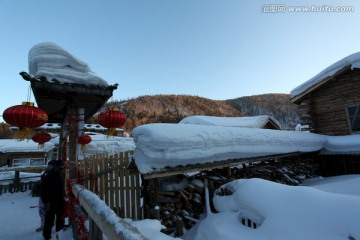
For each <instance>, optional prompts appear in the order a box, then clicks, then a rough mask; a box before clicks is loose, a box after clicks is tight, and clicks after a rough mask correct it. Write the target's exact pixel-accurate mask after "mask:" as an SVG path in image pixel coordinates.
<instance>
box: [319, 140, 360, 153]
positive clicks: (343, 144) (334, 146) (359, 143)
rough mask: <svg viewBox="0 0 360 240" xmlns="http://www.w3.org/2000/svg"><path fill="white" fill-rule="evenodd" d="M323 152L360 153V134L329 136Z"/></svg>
mask: <svg viewBox="0 0 360 240" xmlns="http://www.w3.org/2000/svg"><path fill="white" fill-rule="evenodd" d="M321 154H324V155H325V154H360V135H349V136H327V142H326V144H325V146H324V149H323V150H322V151H321Z"/></svg>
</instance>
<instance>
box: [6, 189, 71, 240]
mask: <svg viewBox="0 0 360 240" xmlns="http://www.w3.org/2000/svg"><path fill="white" fill-rule="evenodd" d="M29 193H30V191H26V192H20V193H14V194H11V193H5V194H2V195H1V196H0V239H2V240H43V239H44V238H43V236H42V232H36V231H35V229H36V228H37V227H39V226H40V217H39V214H38V209H37V208H31V206H37V201H38V198H34V197H31V196H29ZM54 235H55V234H54ZM61 235H62V238H61V239H64V240H65V239H66V240H71V239H73V237H72V233H71V231H70V230H67V231H64V232H63V233H62V234H61ZM53 239H55V237H53Z"/></svg>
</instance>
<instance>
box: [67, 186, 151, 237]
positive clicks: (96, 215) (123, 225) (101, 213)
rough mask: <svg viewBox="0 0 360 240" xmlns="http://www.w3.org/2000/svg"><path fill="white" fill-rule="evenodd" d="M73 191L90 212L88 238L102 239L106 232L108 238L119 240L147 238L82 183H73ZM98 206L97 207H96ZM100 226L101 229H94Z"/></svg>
mask: <svg viewBox="0 0 360 240" xmlns="http://www.w3.org/2000/svg"><path fill="white" fill-rule="evenodd" d="M72 192H73V194H74V195H75V196H77V197H76V198H77V199H78V201H79V203H80V205H81V207H82V208H84V209H85V211H86V213H87V214H88V218H89V219H88V220H89V222H90V224H89V226H90V229H89V235H88V236H87V239H91V240H92V239H94V240H95V239H96V240H99V239H102V234H104V235H105V236H106V237H107V238H108V239H119V240H147V238H145V237H144V236H143V235H142V234H141V233H140V232H139V230H138V229H137V228H135V227H133V226H132V225H131V224H129V223H128V222H127V221H125V220H124V219H121V218H119V217H118V216H117V215H116V213H115V212H114V211H113V210H112V209H111V208H109V206H108V205H107V204H106V203H105V202H104V201H102V200H101V199H99V198H98V196H97V195H96V194H94V193H93V192H91V191H89V190H87V189H85V188H84V187H83V186H82V185H79V184H73V185H72ZM94 206H96V208H94ZM97 227H98V228H99V229H100V231H96V230H94V229H96V228H97Z"/></svg>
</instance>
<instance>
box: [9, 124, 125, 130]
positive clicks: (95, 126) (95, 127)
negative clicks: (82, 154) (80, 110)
mask: <svg viewBox="0 0 360 240" xmlns="http://www.w3.org/2000/svg"><path fill="white" fill-rule="evenodd" d="M11 128H12V129H17V128H18V127H13V126H12V127H11ZM38 129H49V130H60V129H61V124H60V123H45V124H44V125H42V126H40V127H38ZM84 129H85V130H99V131H100V130H101V131H106V130H108V129H107V128H106V127H103V126H101V125H100V124H88V123H86V124H84ZM116 130H117V131H122V130H123V129H122V128H116Z"/></svg>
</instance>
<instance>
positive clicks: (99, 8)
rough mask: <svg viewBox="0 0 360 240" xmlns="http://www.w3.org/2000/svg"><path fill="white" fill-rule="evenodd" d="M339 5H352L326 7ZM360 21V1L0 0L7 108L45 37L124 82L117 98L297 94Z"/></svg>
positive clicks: (350, 38) (23, 88) (351, 42)
mask: <svg viewBox="0 0 360 240" xmlns="http://www.w3.org/2000/svg"><path fill="white" fill-rule="evenodd" d="M270 3H271V4H275V8H276V9H277V10H274V9H275V8H274V6H273V5H269V4H270ZM291 6H303V7H306V6H313V7H323V8H324V10H321V9H320V10H317V11H322V12H304V11H303V12H297V13H295V12H291V11H290V9H289V8H290V7H291ZM341 6H351V7H353V11H352V12H346V13H343V12H342V13H339V12H328V11H327V10H326V9H325V8H326V7H341ZM318 9H319V8H318ZM270 11H273V12H274V11H278V12H277V13H270ZM279 11H280V12H279ZM359 23H360V2H359V1H357V0H356V1H353V0H344V1H338V0H335V1H327V0H321V1H319V0H312V1H309V0H302V1H298V0H288V1H285V0H282V1H281V0H279V1H269V0H106V1H88V0H76V1H73V0H61V1H49V0H32V1H26V0H22V1H21V0H0V36H1V37H0V43H1V44H0V73H1V92H0V93H1V102H0V111H1V113H0V114H2V112H3V111H4V110H5V109H6V108H7V107H10V106H13V105H17V104H21V102H22V101H25V100H26V99H27V96H28V87H29V82H26V81H24V80H23V79H22V78H21V76H20V75H19V72H20V71H23V70H25V71H28V52H29V50H30V48H31V47H32V46H34V45H35V44H37V43H40V42H46V41H52V42H55V43H56V44H58V45H59V46H61V47H62V48H64V49H65V50H67V51H68V52H70V53H71V54H73V55H74V56H76V57H78V58H79V59H81V60H83V61H84V62H86V63H87V64H88V65H89V66H90V68H91V69H92V71H93V72H94V73H96V74H97V75H98V76H99V77H101V78H103V79H105V80H106V81H107V82H108V83H109V84H115V83H118V84H119V87H118V89H117V90H115V91H114V96H113V100H123V99H128V98H133V97H138V96H141V95H154V94H189V95H198V96H201V97H205V98H210V99H214V100H226V99H233V98H237V97H241V96H249V95H256V94H265V93H290V91H291V90H292V89H293V88H295V87H297V86H298V85H300V84H301V83H303V82H305V81H307V80H308V79H310V78H311V77H313V76H314V75H316V74H317V73H319V72H320V71H322V70H323V69H324V68H326V67H328V66H329V65H331V64H333V63H334V62H336V61H338V60H340V59H341V58H343V57H346V56H348V55H350V54H352V53H355V52H359V49H360V31H359V29H358V24H359ZM32 101H35V100H34V98H32Z"/></svg>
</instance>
